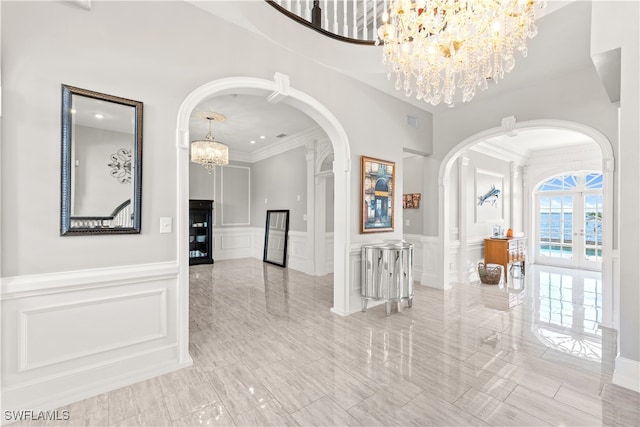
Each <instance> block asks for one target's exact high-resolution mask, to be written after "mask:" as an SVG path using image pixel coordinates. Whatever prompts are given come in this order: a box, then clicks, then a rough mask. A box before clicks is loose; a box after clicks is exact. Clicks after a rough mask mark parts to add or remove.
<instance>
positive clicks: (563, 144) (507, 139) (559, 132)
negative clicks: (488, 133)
mask: <svg viewBox="0 0 640 427" xmlns="http://www.w3.org/2000/svg"><path fill="white" fill-rule="evenodd" d="M585 145H593V147H598V144H597V143H596V142H595V141H594V140H593V139H591V138H589V137H588V136H586V135H584V134H582V133H580V132H574V131H571V130H566V129H526V130H522V131H516V132H515V135H513V136H509V135H500V136H496V137H493V138H489V139H487V140H485V141H482V142H479V143H477V144H476V145H475V146H474V147H473V148H472V150H475V151H479V152H484V153H501V152H502V153H505V152H507V153H510V154H511V156H512V157H514V158H516V157H517V158H520V159H527V158H529V157H531V156H532V155H534V154H535V153H536V152H542V151H548V150H553V149H560V148H567V147H584V146H585Z"/></svg>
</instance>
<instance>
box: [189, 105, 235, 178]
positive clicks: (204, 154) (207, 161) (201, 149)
mask: <svg viewBox="0 0 640 427" xmlns="http://www.w3.org/2000/svg"><path fill="white" fill-rule="evenodd" d="M196 115H197V117H199V118H202V119H206V120H209V133H207V135H206V136H205V137H204V139H200V140H196V141H193V142H192V143H191V161H192V162H193V163H198V164H200V165H202V166H204V167H205V169H207V171H208V172H209V173H212V172H213V168H214V167H215V166H224V165H228V164H229V147H228V146H227V145H226V144H223V143H222V142H218V141H216V140H215V139H214V138H213V136H212V135H211V121H212V120H214V121H217V122H223V121H225V120H226V119H227V118H226V117H225V116H223V115H222V114H219V113H197V114H196Z"/></svg>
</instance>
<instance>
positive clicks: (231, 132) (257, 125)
mask: <svg viewBox="0 0 640 427" xmlns="http://www.w3.org/2000/svg"><path fill="white" fill-rule="evenodd" d="M190 3H192V4H193V5H194V6H196V7H200V8H202V9H204V10H206V11H207V12H209V13H212V14H214V15H217V16H219V17H220V18H222V19H225V20H227V21H230V22H232V23H234V24H236V25H239V26H241V27H243V28H245V29H247V30H250V31H253V32H255V33H257V34H259V35H261V36H262V37H265V38H267V39H269V40H270V41H272V42H275V43H278V44H281V45H283V46H285V47H287V49H290V50H293V51H296V52H297V53H299V54H300V55H305V56H307V58H308V59H311V60H313V61H315V62H319V63H322V64H323V65H324V66H327V67H329V68H332V69H335V70H336V71H338V72H342V73H344V74H347V75H350V76H352V77H354V78H356V79H358V80H360V81H361V82H363V83H365V84H368V85H370V86H372V87H374V88H376V89H378V90H381V91H382V92H385V93H387V94H389V95H391V96H394V97H398V98H400V99H402V100H403V101H405V102H408V103H410V104H412V105H415V106H418V107H420V108H422V109H424V110H427V111H429V112H431V113H432V114H434V115H436V116H437V114H438V112H442V111H446V109H447V108H448V107H446V106H444V105H442V106H437V107H433V106H431V105H429V104H426V103H425V102H423V101H417V100H415V99H414V98H407V97H405V96H404V95H403V94H402V93H400V92H397V91H395V89H394V88H393V82H389V81H388V80H387V78H386V70H385V69H384V67H383V66H382V64H381V60H380V52H379V48H378V47H373V46H357V45H351V44H348V43H342V42H337V41H335V40H332V39H328V38H326V37H325V36H321V35H319V34H317V33H316V32H315V31H312V30H309V29H308V28H306V27H304V26H301V25H300V24H297V23H295V22H293V21H291V20H289V19H288V18H286V17H284V16H283V15H281V14H280V13H279V12H278V11H276V10H275V9H274V8H272V7H270V6H268V5H266V4H265V3H264V2H190ZM567 5H570V7H564V6H567ZM552 12H553V13H552ZM539 15H540V16H542V17H541V18H540V16H539V19H538V21H537V23H538V27H539V34H538V35H537V36H536V37H535V38H534V39H532V40H530V42H529V44H528V48H529V55H528V56H527V57H526V58H522V57H520V58H517V61H516V68H515V70H514V71H513V72H512V73H511V74H510V75H508V76H506V77H505V79H504V80H503V81H501V82H500V84H499V85H490V87H489V89H488V90H487V91H484V92H480V93H478V94H477V95H476V97H475V98H474V100H472V101H471V102H477V101H478V100H481V99H483V98H488V97H491V96H497V95H498V94H501V93H504V92H508V91H512V90H517V89H518V88H520V87H522V86H524V85H534V84H536V82H541V81H544V80H545V79H550V78H553V77H554V76H555V75H559V74H563V73H570V72H573V71H575V70H578V69H582V68H584V67H588V66H593V64H592V63H591V60H590V55H589V40H590V35H589V31H590V21H591V7H590V4H589V3H588V2H572V1H559V2H549V3H548V5H547V8H546V10H544V13H542V14H539ZM289 21H291V22H289ZM276 24H277V25H276ZM281 25H282V26H284V25H295V26H298V27H299V28H297V27H294V28H293V30H295V31H298V32H299V34H300V37H299V39H298V40H290V39H286V40H279V39H278V35H279V34H281V33H286V32H283V31H280V32H274V31H273V29H274V28H275V27H278V26H281ZM317 37H322V38H324V39H325V40H326V43H327V46H328V47H330V48H328V49H308V46H309V43H316V44H317V43H319V40H318V39H317ZM297 43H300V46H298V45H297ZM285 44H286V45H285ZM305 46H306V47H305ZM539 57H544V58H545V60H544V61H539V60H536V58H539ZM336 61H338V63H336ZM549 61H551V63H554V64H557V66H554V67H549V66H548V64H549ZM268 95H269V94H267V93H264V94H242V93H238V94H230V95H224V96H218V97H216V98H211V99H209V100H207V101H205V102H203V103H201V104H200V105H198V106H197V107H196V110H195V111H194V113H193V115H192V118H191V121H190V129H189V130H190V137H191V139H192V140H194V139H202V138H203V137H204V136H205V135H206V133H207V131H208V123H207V121H206V120H203V119H199V118H197V117H195V115H196V113H198V112H207V111H212V112H218V113H221V114H223V115H225V116H226V117H227V120H226V121H225V122H222V123H215V122H214V123H213V132H212V133H213V136H214V137H215V139H216V140H218V141H221V142H224V143H226V144H227V145H229V148H230V153H231V157H232V158H234V154H240V155H245V154H249V155H250V154H251V153H254V152H255V151H257V150H260V149H263V148H265V147H268V146H269V144H274V143H276V142H277V141H278V140H281V139H282V138H278V135H281V134H284V135H294V134H296V133H298V132H301V131H304V130H306V129H309V128H311V127H313V126H315V122H314V121H313V120H311V119H310V118H309V117H308V116H307V115H306V114H304V113H302V112H300V111H299V110H296V109H294V108H292V107H289V106H288V105H286V104H284V103H278V104H272V103H269V102H268V101H267V96H268ZM460 107H464V105H461V104H458V105H457V106H456V107H454V108H460ZM261 135H262V136H265V138H264V139H261V138H260V137H261ZM579 136H580V135H579V134H576V133H574V132H566V131H556V130H537V131H528V132H526V133H522V134H520V135H518V136H517V137H516V138H509V139H508V140H505V141H499V140H497V139H494V140H492V141H487V142H486V143H485V144H487V145H488V146H490V145H491V144H496V146H501V147H505V146H508V147H511V148H512V149H513V150H516V151H517V152H518V154H521V155H523V156H525V157H527V156H529V155H530V154H531V152H533V151H536V150H546V149H550V148H558V147H562V146H571V145H575V144H577V143H578V142H577V141H578V140H579V139H580V138H579ZM252 140H253V141H255V144H251V143H250V141H252ZM584 142H585V141H584V137H582V141H581V142H580V143H584Z"/></svg>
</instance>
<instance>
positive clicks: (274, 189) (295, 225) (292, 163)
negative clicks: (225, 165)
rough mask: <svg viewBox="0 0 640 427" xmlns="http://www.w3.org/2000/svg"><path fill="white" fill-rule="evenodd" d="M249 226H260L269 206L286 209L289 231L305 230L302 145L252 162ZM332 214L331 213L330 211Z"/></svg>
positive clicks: (305, 179)
mask: <svg viewBox="0 0 640 427" xmlns="http://www.w3.org/2000/svg"><path fill="white" fill-rule="evenodd" d="M251 189H252V195H251V206H252V209H251V225H252V226H253V227H264V225H265V219H266V217H267V210H269V209H289V211H290V212H289V230H292V231H307V223H306V221H305V220H304V217H303V216H304V215H305V214H306V213H307V160H306V158H305V148H304V147H298V148H296V149H293V150H290V151H287V152H285V153H282V154H278V155H276V156H273V157H269V158H267V159H264V160H261V161H259V162H255V163H253V169H252V175H251ZM332 215H333V213H332Z"/></svg>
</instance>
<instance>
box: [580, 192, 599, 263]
mask: <svg viewBox="0 0 640 427" xmlns="http://www.w3.org/2000/svg"><path fill="white" fill-rule="evenodd" d="M583 205H584V216H583V220H584V222H583V224H581V234H582V236H581V237H582V239H581V240H582V244H583V248H582V257H581V258H582V260H581V261H582V267H586V268H592V267H594V265H593V264H597V263H601V262H602V194H585V195H584V196H583Z"/></svg>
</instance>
